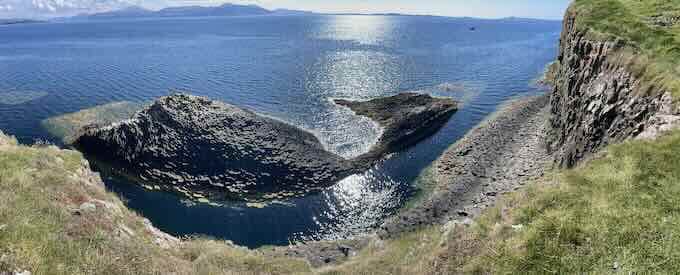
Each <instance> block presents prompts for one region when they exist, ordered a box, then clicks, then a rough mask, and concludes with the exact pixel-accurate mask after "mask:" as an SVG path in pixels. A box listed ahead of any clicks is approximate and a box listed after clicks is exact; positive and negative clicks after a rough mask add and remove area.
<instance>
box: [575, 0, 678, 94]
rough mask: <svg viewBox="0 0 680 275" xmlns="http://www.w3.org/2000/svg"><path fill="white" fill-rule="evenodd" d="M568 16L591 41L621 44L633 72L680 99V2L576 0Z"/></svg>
mask: <svg viewBox="0 0 680 275" xmlns="http://www.w3.org/2000/svg"><path fill="white" fill-rule="evenodd" d="M568 14H570V15H573V16H575V18H576V26H577V28H579V29H580V30H582V31H586V30H587V31H588V35H589V36H590V37H591V38H596V39H605V40H611V41H614V40H619V41H620V42H622V44H624V45H625V46H626V47H627V51H626V52H625V53H623V54H624V55H625V57H624V59H627V60H626V62H627V63H628V65H629V66H630V68H631V70H632V71H633V72H634V73H636V74H638V76H641V79H643V80H645V81H647V82H648V83H650V85H663V86H664V87H666V88H667V89H669V90H670V92H671V93H672V94H673V96H674V98H676V99H678V98H680V79H678V75H680V1H678V0H576V1H575V2H574V3H573V4H572V6H571V8H570V10H569V12H568Z"/></svg>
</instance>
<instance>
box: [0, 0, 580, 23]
mask: <svg viewBox="0 0 680 275" xmlns="http://www.w3.org/2000/svg"><path fill="white" fill-rule="evenodd" d="M226 2H231V3H238V4H256V5H260V6H263V7H265V8H270V9H276V8H289V9H301V10H311V11H318V12H359V13H381V12H399V13H409V14H431V15H443V16H472V17H484V18H498V17H509V16H516V17H531V18H548V19H560V18H561V17H562V14H563V13H564V10H565V9H566V7H567V5H568V4H569V2H570V0H342V1H340V0H336V1H330V0H250V1H248V0H233V1H225V0H0V18H17V17H31V18H37V17H39V18H45V17H55V16H66V15H73V14H78V13H92V12H101V11H107V10H111V9H119V8H122V7H126V6H130V5H138V6H143V7H145V8H150V9H160V8H163V7H167V6H183V5H202V6H214V5H219V4H222V3H226Z"/></svg>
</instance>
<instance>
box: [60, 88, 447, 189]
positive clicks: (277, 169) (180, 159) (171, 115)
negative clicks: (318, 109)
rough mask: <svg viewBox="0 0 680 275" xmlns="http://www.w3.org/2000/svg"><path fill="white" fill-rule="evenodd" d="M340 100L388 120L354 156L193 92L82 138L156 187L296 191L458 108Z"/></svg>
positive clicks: (99, 156)
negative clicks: (363, 152) (364, 151)
mask: <svg viewBox="0 0 680 275" xmlns="http://www.w3.org/2000/svg"><path fill="white" fill-rule="evenodd" d="M337 102H338V104H342V105H345V106H348V107H350V108H352V109H353V110H355V112H357V114H359V115H366V116H368V117H370V118H373V119H375V120H376V121H377V122H378V123H380V125H381V126H383V127H384V128H385V129H384V131H383V135H382V137H381V138H380V140H379V142H378V143H377V145H376V146H375V147H374V149H373V150H371V152H369V153H367V154H366V155H364V156H361V157H359V158H356V159H353V160H347V159H344V158H342V157H340V156H338V155H337V154H334V153H332V152H329V151H328V150H326V149H325V148H324V146H323V144H322V143H321V142H320V141H319V139H318V138H317V137H316V136H314V135H313V134H312V133H310V132H308V131H305V130H303V129H299V128H297V127H294V126H292V125H289V124H286V123H284V122H281V121H278V120H276V119H273V118H269V117H265V116H261V115H258V114H256V113H253V112H251V111H248V110H244V109H241V108H238V107H236V106H233V105H229V104H226V103H222V102H218V101H213V100H209V99H206V98H203V97H197V96H191V95H184V94H177V95H172V96H167V97H162V98H160V99H158V100H157V101H155V102H154V103H153V104H151V105H150V106H148V107H147V108H145V109H143V110H142V111H140V112H138V113H137V114H135V115H134V116H133V117H132V118H131V119H129V120H125V121H122V122H118V123H113V124H110V125H104V126H102V125H93V126H88V127H85V128H84V129H82V130H81V133H79V135H78V137H77V138H76V139H75V142H74V145H75V146H76V147H78V148H79V149H81V150H82V151H83V152H84V153H86V154H87V155H88V156H90V157H93V158H94V159H96V160H98V161H104V162H106V163H107V164H112V165H113V166H115V167H116V168H120V169H121V170H123V172H124V173H125V174H128V175H132V176H134V177H136V178H138V179H140V180H141V181H143V183H144V184H149V185H151V186H153V187H154V189H165V190H171V191H178V192H181V193H184V194H186V195H188V196H192V197H194V198H198V199H201V198H204V197H208V196H209V197H216V196H217V195H222V194H226V195H232V196H233V195H238V196H260V195H263V194H271V193H278V194H279V195H281V196H293V195H299V194H304V193H306V192H310V191H317V190H319V189H321V188H325V187H328V186H331V185H333V184H334V183H336V182H338V181H339V180H341V179H343V178H344V177H347V176H349V175H351V174H353V173H356V172H361V171H362V170H363V169H368V168H369V167H370V165H371V164H372V163H374V162H375V161H377V160H379V159H381V158H382V157H383V156H384V155H385V154H387V153H391V152H394V151H395V150H398V149H400V148H403V147H405V146H408V145H410V144H413V143H414V142H416V141H418V140H419V139H420V138H422V137H424V136H427V134H429V133H432V132H434V131H436V130H437V129H438V128H439V127H440V126H441V125H443V122H445V121H446V120H447V119H448V118H449V117H450V115H452V114H453V113H454V112H455V110H456V103H455V101H453V100H452V99H443V98H441V99H440V98H432V97H430V96H427V95H418V94H401V95H397V96H393V97H386V98H381V99H376V100H372V101H367V102H349V101H344V100H342V101H340V100H338V101H337ZM265 197H266V196H265Z"/></svg>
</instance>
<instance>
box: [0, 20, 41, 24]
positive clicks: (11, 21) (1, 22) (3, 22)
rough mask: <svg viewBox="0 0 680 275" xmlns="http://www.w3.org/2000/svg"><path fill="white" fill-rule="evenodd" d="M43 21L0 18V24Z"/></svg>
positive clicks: (37, 21)
mask: <svg viewBox="0 0 680 275" xmlns="http://www.w3.org/2000/svg"><path fill="white" fill-rule="evenodd" d="M43 22H45V21H39V20H31V19H0V25H14V24H31V23H43Z"/></svg>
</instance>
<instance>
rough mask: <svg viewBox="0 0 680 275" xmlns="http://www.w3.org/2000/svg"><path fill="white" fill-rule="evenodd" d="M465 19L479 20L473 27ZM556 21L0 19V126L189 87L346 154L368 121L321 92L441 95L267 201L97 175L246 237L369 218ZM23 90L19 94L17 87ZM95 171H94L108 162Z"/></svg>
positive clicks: (35, 126) (384, 211) (172, 219)
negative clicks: (316, 180)
mask: <svg viewBox="0 0 680 275" xmlns="http://www.w3.org/2000/svg"><path fill="white" fill-rule="evenodd" d="M471 27H475V28H476V31H471V30H470V28H471ZM559 30H560V23H559V22H545V21H526V20H516V19H513V20H475V19H453V18H439V17H390V16H307V17H285V16H282V17H233V18H181V19H176V18H174V19H153V20H130V21H109V22H89V23H52V24H35V25H13V26H3V27H0V95H3V93H4V94H5V95H13V96H14V97H16V98H15V99H14V100H12V99H7V100H5V101H4V102H10V103H12V104H3V103H2V101H0V129H2V130H4V131H6V132H8V133H10V134H13V135H16V136H17V137H18V138H19V139H20V140H21V141H22V142H26V143H30V142H32V141H33V140H35V139H48V140H51V141H53V142H57V143H58V142H59V140H58V139H56V138H54V137H50V136H49V134H48V133H47V132H46V130H45V129H43V128H42V127H41V125H40V122H41V121H42V120H44V119H47V118H50V117H54V116H57V115H62V114H65V113H70V112H75V111H78V110H81V109H84V108H90V107H93V106H96V105H101V104H106V103H111V102H118V101H133V102H146V101H149V100H152V99H154V98H156V97H158V96H162V95H166V94H168V93H169V90H170V89H182V90H189V91H192V93H194V94H196V95H202V96H208V97H210V98H213V99H217V100H222V101H226V102H229V103H232V104H235V105H238V106H241V107H245V108H250V109H253V110H255V111H257V112H259V113H262V114H265V115H270V116H274V117H277V118H280V119H283V120H285V121H287V122H290V123H292V124H295V125H297V126H300V127H304V128H306V129H309V130H312V131H314V132H315V133H317V135H318V136H319V137H320V138H321V140H322V141H323V142H324V143H325V144H326V145H327V146H328V148H329V149H330V150H333V151H335V152H338V153H340V154H341V155H343V156H347V157H351V156H356V155H358V154H360V153H362V152H365V151H367V150H368V148H369V147H370V146H371V144H373V143H374V142H375V139H376V137H377V136H378V135H379V129H378V128H377V127H376V126H375V125H374V123H372V122H371V121H369V120H367V119H365V118H360V117H356V116H354V115H352V113H351V112H350V111H349V110H347V109H345V108H342V107H338V106H335V105H334V104H332V103H331V101H330V100H331V99H332V98H349V99H370V98H373V97H377V96H385V95H392V94H396V93H398V92H403V91H421V92H425V93H430V94H434V95H439V96H452V97H455V98H458V99H459V100H461V101H462V102H463V106H462V109H461V110H460V111H459V112H458V113H457V114H455V115H454V116H453V118H452V119H451V121H450V122H449V123H448V124H447V126H445V127H444V128H443V129H442V130H441V131H439V132H438V133H437V134H435V135H434V136H432V137H431V138H429V139H427V140H425V141H423V142H421V143H420V144H418V145H417V146H415V147H412V148H411V149H409V150H407V151H404V152H400V153H397V154H393V155H392V156H391V157H390V158H389V159H388V160H386V161H385V162H383V163H381V164H379V165H377V166H376V167H375V168H374V169H372V170H370V171H368V172H366V173H364V174H360V175H354V176H351V177H349V178H347V179H345V180H343V181H342V182H340V183H339V184H338V185H336V186H335V187H332V188H329V189H328V190H327V191H325V192H322V193H319V194H312V195H308V196H306V197H304V198H297V199H293V200H290V201H284V202H276V203H272V204H270V205H268V206H267V207H265V208H262V209H260V208H250V207H247V205H245V204H244V203H242V202H226V204H225V205H224V206H220V207H217V206H211V205H205V204H194V203H191V202H186V201H182V199H181V198H179V197H177V196H175V195H173V194H166V193H159V192H148V191H145V190H144V189H142V188H140V187H138V186H136V185H132V184H129V183H128V182H126V181H125V180H123V179H120V178H116V177H111V176H108V173H105V175H107V176H106V180H105V181H106V183H107V186H108V187H109V188H110V189H111V190H113V191H115V192H117V193H119V194H120V195H121V196H122V197H123V198H125V199H126V200H127V204H128V205H129V206H130V207H131V208H133V209H135V210H137V211H139V212H140V213H142V214H143V215H144V216H146V217H148V218H149V219H151V220H152V221H153V222H154V224H156V225H157V226H158V227H160V228H161V229H163V230H165V231H167V232H170V233H174V234H177V235H184V234H206V235H212V236H215V237H219V238H226V239H230V240H233V241H234V242H235V243H237V244H241V245H247V246H251V247H255V246H260V245H266V244H287V243H288V242H289V241H292V240H297V239H301V238H341V237H347V236H351V235H352V234H355V233H361V232H365V231H366V230H368V229H370V228H371V227H373V226H375V225H376V224H378V223H379V222H380V221H381V220H382V219H383V218H384V217H386V216H388V215H390V214H392V213H393V212H394V211H396V210H397V209H398V208H399V207H401V206H403V205H404V203H405V202H406V201H407V200H408V198H409V197H410V196H412V195H413V193H414V192H415V190H416V189H415V188H414V187H413V186H412V182H413V180H414V179H415V178H416V177H417V175H418V174H419V173H420V172H421V171H422V169H424V168H425V167H427V165H428V164H429V163H431V162H432V161H433V160H434V159H436V158H437V156H438V155H439V154H440V153H441V152H443V150H445V149H446V148H447V147H448V146H449V145H451V144H452V143H454V142H455V141H456V140H457V139H458V138H460V137H461V136H462V135H464V134H465V132H466V131H468V130H469V129H470V128H472V127H474V125H476V124H477V123H478V122H480V121H481V120H482V119H483V118H484V117H485V116H487V115H488V114H490V113H491V112H493V111H494V110H495V108H496V107H497V106H498V105H499V104H501V103H502V102H504V101H505V100H507V99H509V98H512V97H515V96H520V95H523V94H528V93H535V92H536V91H537V88H536V87H534V86H532V84H531V82H532V80H533V79H534V78H536V77H537V76H538V75H539V74H540V73H541V72H542V70H543V68H544V66H545V65H546V64H547V63H548V62H550V61H551V60H552V59H554V57H555V55H556V51H557V50H556V45H557V40H558V38H559ZM17 91H25V94H17ZM103 172H106V171H105V170H104V171H103Z"/></svg>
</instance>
